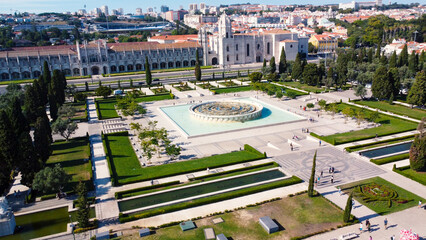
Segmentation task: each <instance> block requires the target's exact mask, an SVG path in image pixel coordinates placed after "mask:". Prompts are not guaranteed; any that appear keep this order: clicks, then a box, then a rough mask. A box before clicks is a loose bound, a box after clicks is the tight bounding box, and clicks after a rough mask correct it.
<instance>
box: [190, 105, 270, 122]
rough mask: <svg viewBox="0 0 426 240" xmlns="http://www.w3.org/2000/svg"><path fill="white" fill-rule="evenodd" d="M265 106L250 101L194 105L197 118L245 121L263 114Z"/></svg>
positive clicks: (193, 108)
mask: <svg viewBox="0 0 426 240" xmlns="http://www.w3.org/2000/svg"><path fill="white" fill-rule="evenodd" d="M262 110H263V106H262V105H261V104H258V103H253V102H249V101H237V100H235V101H223V102H220V101H215V102H207V103H201V104H195V105H192V106H191V107H190V108H189V111H190V113H191V115H192V116H194V117H195V118H198V119H201V120H206V121H217V122H245V121H250V120H253V119H256V118H259V117H260V116H262Z"/></svg>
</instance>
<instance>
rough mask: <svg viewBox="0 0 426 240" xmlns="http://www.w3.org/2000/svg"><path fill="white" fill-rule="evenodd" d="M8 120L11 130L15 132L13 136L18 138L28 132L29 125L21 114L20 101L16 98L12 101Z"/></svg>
mask: <svg viewBox="0 0 426 240" xmlns="http://www.w3.org/2000/svg"><path fill="white" fill-rule="evenodd" d="M9 119H10V123H11V124H12V129H13V130H14V132H15V136H20V135H21V133H23V132H29V131H30V125H29V124H28V122H27V119H26V118H25V116H24V114H23V113H22V108H21V101H19V99H18V98H17V97H15V98H14V99H13V102H12V106H11V110H10V113H9Z"/></svg>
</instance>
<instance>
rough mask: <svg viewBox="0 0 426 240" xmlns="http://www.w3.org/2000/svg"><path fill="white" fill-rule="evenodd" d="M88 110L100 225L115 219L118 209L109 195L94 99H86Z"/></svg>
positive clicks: (108, 177)
mask: <svg viewBox="0 0 426 240" xmlns="http://www.w3.org/2000/svg"><path fill="white" fill-rule="evenodd" d="M87 105H88V111H89V124H90V127H89V136H90V143H91V146H92V164H93V167H92V168H93V170H94V173H93V177H94V183H95V187H96V197H97V203H96V206H95V209H96V218H97V219H99V220H100V221H101V226H102V225H104V224H109V223H110V221H111V220H114V219H117V218H118V214H119V210H118V205H117V202H116V201H115V199H114V198H111V197H110V196H109V194H108V193H109V192H110V190H111V178H110V177H111V176H110V174H109V169H108V162H107V160H106V158H105V151H104V147H103V144H102V137H101V128H100V124H99V120H98V115H97V113H96V106H95V104H94V99H93V98H89V99H87Z"/></svg>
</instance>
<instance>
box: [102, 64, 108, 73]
mask: <svg viewBox="0 0 426 240" xmlns="http://www.w3.org/2000/svg"><path fill="white" fill-rule="evenodd" d="M103 70H104V74H108V68H107V67H105V66H104V67H103Z"/></svg>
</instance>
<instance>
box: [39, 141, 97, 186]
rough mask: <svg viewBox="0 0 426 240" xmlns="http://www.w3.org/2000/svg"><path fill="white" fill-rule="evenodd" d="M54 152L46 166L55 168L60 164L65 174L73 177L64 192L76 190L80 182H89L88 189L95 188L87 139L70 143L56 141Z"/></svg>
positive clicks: (53, 145) (53, 146) (53, 147)
mask: <svg viewBox="0 0 426 240" xmlns="http://www.w3.org/2000/svg"><path fill="white" fill-rule="evenodd" d="M52 150H53V152H52V155H51V156H50V158H49V159H48V160H47V162H46V165H47V166H49V167H53V166H54V165H55V164H57V163H60V164H61V167H62V168H63V169H64V170H65V172H66V173H67V174H68V175H70V176H71V177H72V180H71V182H69V183H68V184H67V185H66V186H65V188H64V191H71V190H74V187H75V186H77V184H78V183H79V181H83V182H87V186H88V187H89V186H92V187H93V182H92V180H91V179H92V164H91V161H90V160H89V156H90V147H89V140H88V139H87V137H81V138H74V139H70V140H69V141H68V142H66V141H56V142H54V143H53V144H52ZM85 159H87V161H85Z"/></svg>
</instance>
